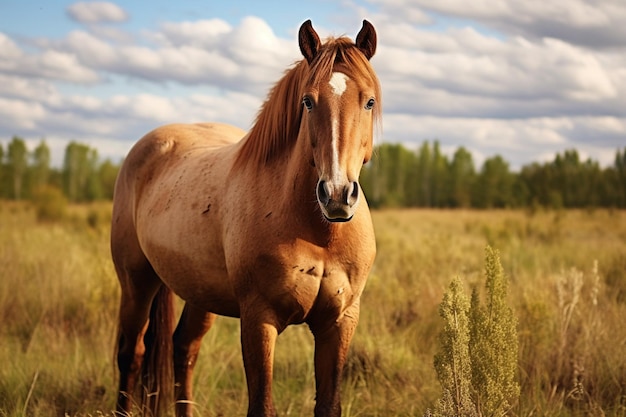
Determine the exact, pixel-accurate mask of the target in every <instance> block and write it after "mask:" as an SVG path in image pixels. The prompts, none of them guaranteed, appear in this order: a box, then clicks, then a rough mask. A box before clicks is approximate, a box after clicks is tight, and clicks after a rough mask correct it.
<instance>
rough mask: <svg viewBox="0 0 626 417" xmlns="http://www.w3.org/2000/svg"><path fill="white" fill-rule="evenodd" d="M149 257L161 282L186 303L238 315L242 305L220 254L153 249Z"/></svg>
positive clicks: (225, 313) (218, 312) (161, 248)
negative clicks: (199, 254) (211, 254)
mask: <svg viewBox="0 0 626 417" xmlns="http://www.w3.org/2000/svg"><path fill="white" fill-rule="evenodd" d="M148 257H149V260H150V263H151V264H152V267H153V268H154V270H155V272H156V273H157V275H158V276H159V277H160V278H161V280H162V281H163V282H164V283H165V284H166V285H167V286H168V287H170V288H171V289H172V291H174V293H176V295H178V296H179V297H180V298H182V299H183V300H185V301H186V302H189V303H191V304H193V305H194V306H195V307H198V308H201V309H204V310H206V311H210V312H213V313H216V314H220V315H224V316H232V317H238V316H239V304H238V302H237V299H236V298H235V295H234V291H233V288H232V286H231V283H230V280H229V279H228V276H227V273H226V268H225V266H224V263H223V261H220V256H218V254H215V256H210V254H204V255H203V256H196V257H194V256H189V254H186V253H184V252H181V251H177V250H175V249H167V248H165V247H160V248H159V247H156V246H153V247H152V248H151V249H150V250H149V251H148Z"/></svg>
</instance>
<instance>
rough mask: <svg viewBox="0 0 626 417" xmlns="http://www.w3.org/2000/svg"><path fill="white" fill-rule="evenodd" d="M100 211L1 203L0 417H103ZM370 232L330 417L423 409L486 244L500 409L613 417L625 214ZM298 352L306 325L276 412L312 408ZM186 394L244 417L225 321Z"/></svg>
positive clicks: (381, 218)
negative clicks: (445, 305)
mask: <svg viewBox="0 0 626 417" xmlns="http://www.w3.org/2000/svg"><path fill="white" fill-rule="evenodd" d="M109 211H110V205H109V204H101V205H92V206H81V207H75V206H69V207H68V208H67V210H66V211H65V213H64V214H63V216H62V217H61V218H60V219H57V220H55V221H38V220H37V211H36V210H35V209H34V208H29V207H28V206H25V205H17V204H10V203H7V202H0V365H1V366H0V416H65V415H68V416H89V415H92V416H97V415H112V409H113V408H114V401H115V396H116V392H115V387H116V381H115V379H116V371H115V365H114V358H113V350H114V349H113V348H114V343H115V340H114V339H115V332H116V314H117V307H118V294H119V290H118V288H117V280H116V278H115V274H114V272H113V266H112V264H111V261H110V256H109V243H108V222H109V219H110V214H109ZM40 220H41V218H40ZM43 220H46V219H43ZM374 223H375V227H376V233H377V242H378V257H377V260H376V264H375V266H374V269H373V271H372V274H371V277H370V280H369V282H368V285H367V287H366V290H365V293H364V295H363V301H362V312H361V322H360V324H359V327H358V329H357V334H356V336H355V338H354V341H353V345H352V349H351V353H350V356H349V359H348V364H347V366H346V370H345V375H346V377H345V382H344V386H343V408H344V416H349V417H355V416H361V417H364V416H381V417H382V416H422V415H423V413H424V412H425V411H426V409H427V408H432V406H433V404H434V402H435V401H436V400H437V399H438V398H439V397H440V396H441V387H440V386H439V383H438V381H437V377H436V373H435V369H434V366H433V356H434V354H435V352H436V348H437V336H438V334H439V332H440V330H441V328H442V326H443V323H442V320H441V318H440V317H439V314H438V306H439V303H440V302H441V300H442V297H443V292H444V291H445V290H446V288H447V287H448V286H449V284H450V281H451V280H452V278H453V277H455V276H459V277H460V278H461V280H462V282H463V283H464V285H466V286H467V289H468V293H469V290H470V289H471V288H472V287H473V286H479V288H480V289H481V290H483V288H482V286H484V277H483V271H484V249H485V246H486V245H487V244H489V245H491V246H492V247H493V248H495V249H498V250H499V252H500V258H501V262H502V265H503V267H504V270H505V274H506V275H507V276H508V278H509V280H510V285H509V295H510V300H509V304H510V305H511V307H512V308H513V310H514V312H515V314H516V316H517V319H518V323H519V324H518V337H519V368H518V372H519V375H518V377H519V381H520V385H521V399H520V402H519V404H516V405H515V408H514V409H513V411H512V415H519V416H531V415H532V416H537V415H539V416H583V415H607V416H609V415H610V416H626V325H625V324H624V318H625V317H626V212H624V211H601V210H598V211H558V212H553V211H547V212H542V211H538V212H533V213H531V212H523V211H436V210H386V211H378V212H375V213H374ZM595 261H597V265H598V267H597V274H595V273H594V262H595ZM312 354H313V343H312V337H311V335H310V332H309V331H308V329H307V328H306V327H304V326H298V327H291V328H289V329H287V331H286V332H285V333H284V334H283V335H281V336H280V337H279V339H278V345H277V352H276V362H275V378H274V379H275V388H274V397H275V402H276V406H277V409H278V411H279V414H280V415H281V416H311V415H312V414H313V406H314V397H315V392H314V391H315V390H314V380H313V362H312ZM195 384H196V389H195V393H196V398H195V402H196V410H197V414H198V415H212V416H220V415H222V416H237V415H245V413H246V405H247V396H246V389H245V379H244V373H243V366H242V361H241V356H240V347H239V324H238V321H237V320H234V319H227V318H219V319H218V320H217V322H216V324H215V326H214V327H213V329H212V330H211V331H210V332H209V333H208V335H207V336H206V338H205V342H204V344H203V346H202V351H201V353H200V359H199V362H198V365H197V368H196V374H195Z"/></svg>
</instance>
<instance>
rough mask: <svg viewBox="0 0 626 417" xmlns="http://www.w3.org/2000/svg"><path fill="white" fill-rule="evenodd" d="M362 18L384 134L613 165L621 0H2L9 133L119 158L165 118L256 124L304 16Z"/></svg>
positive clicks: (321, 27)
mask: <svg viewBox="0 0 626 417" xmlns="http://www.w3.org/2000/svg"><path fill="white" fill-rule="evenodd" d="M435 3H436V4H435ZM364 18H367V19H368V20H370V21H371V22H372V23H373V24H374V26H375V27H376V30H377V32H378V39H379V45H378V51H377V55H376V56H374V58H373V59H372V63H373V65H374V68H375V69H376V71H377V72H378V75H379V78H380V80H381V83H382V87H383V95H384V119H383V132H382V135H381V137H380V138H378V139H377V140H378V142H379V143H380V142H382V141H388V142H399V143H403V144H405V145H406V146H409V147H416V146H419V145H420V144H421V143H422V142H423V141H424V140H434V139H437V140H439V142H440V143H441V146H442V148H443V150H444V151H445V152H447V153H448V154H451V153H452V152H454V150H456V149H457V148H458V147H459V146H464V147H466V148H467V149H469V150H470V152H472V154H473V156H474V158H475V162H476V164H477V167H479V166H480V164H481V163H482V161H483V160H484V159H485V158H487V157H490V156H493V155H496V154H499V155H502V156H503V157H504V158H505V159H506V160H507V161H509V162H510V163H511V166H512V168H513V169H518V168H519V167H521V166H523V165H524V164H527V163H531V162H535V161H540V162H541V161H546V160H551V159H552V158H553V157H554V155H555V154H556V153H558V152H563V151H565V150H567V149H572V148H576V149H577V150H578V151H579V152H580V153H581V155H582V156H583V157H584V158H587V157H590V158H592V159H594V160H597V161H600V162H601V163H602V164H603V165H608V164H610V163H612V160H613V157H614V155H615V152H616V150H617V149H618V148H623V147H625V146H626V99H625V97H626V25H623V22H624V21H626V3H625V2H623V1H622V0H599V1H595V0H569V1H568V2H562V1H560V0H510V1H507V2H505V3H503V2H501V1H499V0H484V1H482V2H480V3H476V4H472V7H468V6H467V2H465V1H464V0H441V1H438V2H432V1H427V0H402V1H399V0H385V1H384V0H367V1H361V0H342V1H339V2H337V1H321V0H311V1H308V2H301V3H294V2H288V1H268V2H257V1H230V2H224V1H219V2H218V1H178V2H170V1H161V0H159V1H153V2H150V3H146V2H143V1H141V2H140V1H127V2H106V1H99V2H89V1H85V2H74V1H60V0H46V1H24V0H22V1H16V0H0V145H2V146H5V145H6V143H8V141H9V140H10V139H11V138H12V137H13V136H14V135H18V136H20V137H23V138H25V139H26V140H27V143H28V145H29V146H30V147H31V148H34V146H36V144H37V143H38V142H39V141H40V140H41V139H42V138H45V140H46V141H47V143H48V145H49V146H50V147H51V148H52V149H53V156H54V159H55V161H56V162H57V163H58V162H59V161H60V160H61V158H62V152H63V149H64V147H65V146H66V144H67V142H68V141H69V140H77V141H80V142H83V143H87V144H89V145H90V146H93V147H96V148H97V149H98V151H99V154H100V155H101V156H102V157H107V158H113V159H120V158H122V157H123V156H124V155H125V153H126V152H127V151H128V149H129V148H130V146H131V145H132V143H133V142H134V141H136V140H137V139H138V138H139V137H141V136H142V135H143V134H144V133H146V132H147V131H149V130H151V129H152V128H154V127H156V126H158V125H161V124H165V123H171V122H199V121H221V122H227V123H232V124H236V125H238V126H240V127H242V128H248V127H249V126H250V124H251V123H252V121H253V118H254V115H255V113H256V111H257V109H258V107H259V105H260V104H261V102H262V101H263V99H264V97H265V94H266V93H267V90H268V89H269V88H270V87H271V85H272V84H273V83H274V82H276V81H277V79H278V77H280V75H281V74H282V72H283V71H284V70H285V69H286V68H287V67H288V66H289V65H291V64H292V63H293V62H294V61H295V60H297V59H300V56H299V51H298V46H297V41H296V32H297V29H298V27H299V25H300V24H301V23H302V22H303V21H304V20H306V19H312V21H313V24H314V27H315V28H316V29H317V30H318V32H319V33H320V35H322V36H327V35H343V34H346V35H348V36H351V37H353V36H354V35H355V34H356V33H357V32H358V29H359V28H360V23H361V21H362V19H364Z"/></svg>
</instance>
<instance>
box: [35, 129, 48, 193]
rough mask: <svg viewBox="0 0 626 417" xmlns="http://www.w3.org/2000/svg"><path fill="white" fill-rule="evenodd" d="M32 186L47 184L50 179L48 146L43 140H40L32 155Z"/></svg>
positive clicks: (40, 186)
mask: <svg viewBox="0 0 626 417" xmlns="http://www.w3.org/2000/svg"><path fill="white" fill-rule="evenodd" d="M32 159H33V166H32V176H33V184H32V185H33V187H35V189H39V188H42V187H44V186H45V185H47V184H48V181H49V179H50V148H49V147H48V145H47V144H46V141H45V140H43V139H42V140H41V142H40V143H39V145H38V146H37V147H36V148H35V150H34V151H33V155H32Z"/></svg>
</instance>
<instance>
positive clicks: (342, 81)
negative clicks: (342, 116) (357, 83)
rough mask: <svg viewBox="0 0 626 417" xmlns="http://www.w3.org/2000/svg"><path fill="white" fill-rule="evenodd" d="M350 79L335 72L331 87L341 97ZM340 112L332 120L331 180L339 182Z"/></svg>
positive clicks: (341, 73)
mask: <svg viewBox="0 0 626 417" xmlns="http://www.w3.org/2000/svg"><path fill="white" fill-rule="evenodd" d="M347 80H348V76H347V75H346V74H344V73H343V72H333V75H332V76H331V77H330V81H329V82H328V83H329V84H330V88H331V90H332V91H333V93H335V95H336V96H337V97H341V95H342V94H343V93H344V92H345V91H346V85H347V83H346V81H347ZM338 116H339V115H338V114H336V113H335V114H333V116H332V117H333V120H332V124H331V126H332V135H333V137H332V143H333V165H332V172H331V175H332V178H331V181H333V182H335V181H337V182H339V181H341V178H340V172H339V171H340V168H339V119H338Z"/></svg>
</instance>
